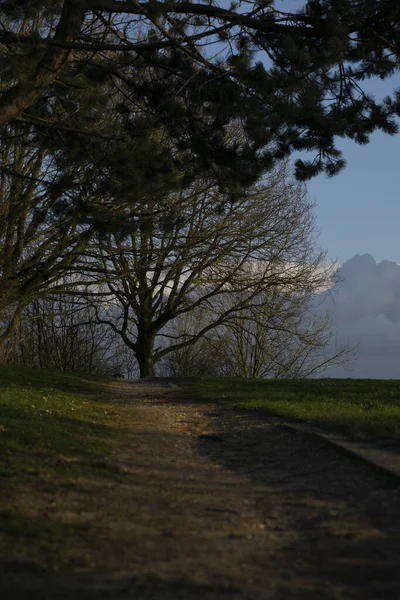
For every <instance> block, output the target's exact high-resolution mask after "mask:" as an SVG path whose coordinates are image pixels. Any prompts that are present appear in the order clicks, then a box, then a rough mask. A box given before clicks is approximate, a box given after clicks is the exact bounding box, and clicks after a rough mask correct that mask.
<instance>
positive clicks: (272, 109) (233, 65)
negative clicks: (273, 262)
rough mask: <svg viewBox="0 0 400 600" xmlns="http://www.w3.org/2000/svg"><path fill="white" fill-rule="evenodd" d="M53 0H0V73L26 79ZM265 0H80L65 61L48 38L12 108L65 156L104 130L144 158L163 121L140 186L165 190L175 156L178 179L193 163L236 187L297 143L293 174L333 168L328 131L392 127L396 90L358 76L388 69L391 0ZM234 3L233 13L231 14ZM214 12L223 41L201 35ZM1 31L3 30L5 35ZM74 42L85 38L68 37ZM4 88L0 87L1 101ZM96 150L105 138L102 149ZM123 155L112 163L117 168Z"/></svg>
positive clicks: (395, 62) (78, 153)
mask: <svg viewBox="0 0 400 600" xmlns="http://www.w3.org/2000/svg"><path fill="white" fill-rule="evenodd" d="M67 4H70V5H71V6H72V7H73V6H74V3H73V1H72V0H68V1H67V0H65V1H64V2H49V1H48V0H31V1H29V2H20V1H19V0H8V1H4V2H2V9H3V12H4V15H5V16H6V24H5V30H4V31H3V33H2V35H0V37H2V40H1V41H3V42H4V41H5V40H6V45H5V46H4V48H5V50H4V51H3V52H2V53H0V74H1V79H2V81H3V82H8V84H9V86H13V85H15V84H17V85H22V84H24V83H25V82H26V84H27V85H28V84H29V82H31V85H33V86H34V81H35V78H37V77H38V76H39V75H40V73H39V75H38V71H37V69H38V67H39V66H40V60H41V57H42V56H43V55H44V53H45V52H46V53H48V52H53V50H52V48H53V47H50V49H49V46H48V45H47V42H46V40H45V38H46V37H47V35H48V36H49V37H50V39H51V38H53V39H55V38H56V37H58V39H59V38H60V36H61V42H63V41H64V40H63V39H62V32H63V31H66V27H65V23H63V27H61V30H60V31H61V33H60V32H57V30H56V26H57V19H58V15H59V14H61V9H62V6H63V5H65V6H67ZM275 4H276V3H274V2H267V3H263V4H257V3H255V5H254V7H251V6H249V7H248V10H249V12H248V13H247V14H246V13H243V12H242V9H239V8H237V7H236V5H232V6H231V7H230V9H229V11H228V10H226V9H223V8H221V9H217V7H215V6H214V5H212V4H209V3H197V2H194V3H193V4H191V5H189V4H185V5H182V8H180V6H179V5H175V4H174V5H172V4H169V3H161V2H156V1H154V2H151V3H149V4H143V5H142V7H141V8H140V7H137V8H135V7H134V6H133V5H132V4H131V3H125V2H121V3H120V5H121V7H120V10H119V12H118V13H116V14H114V13H113V12H112V9H110V8H109V7H108V5H107V4H105V5H103V2H102V0H98V1H96V0H91V2H90V3H89V6H90V8H91V10H88V11H87V15H86V19H85V21H84V22H82V25H81V29H80V33H78V34H77V35H75V37H74V39H72V40H70V39H69V38H68V40H67V42H68V43H70V44H71V45H72V47H73V46H74V44H77V48H78V49H77V50H75V51H74V54H73V60H69V58H71V55H70V54H69V49H68V48H66V49H65V50H62V49H61V50H60V49H58V50H57V52H64V55H63V56H62V59H61V61H60V63H59V66H57V70H58V71H57V74H56V75H55V77H54V81H53V83H52V84H51V85H50V86H49V85H48V84H46V88H45V89H43V93H41V94H40V95H39V96H38V99H33V100H32V104H31V106H30V109H29V111H28V113H25V114H24V115H23V117H22V118H32V119H34V121H35V124H36V125H37V127H38V133H39V135H40V136H41V137H44V138H45V139H46V142H49V143H50V144H53V146H54V149H55V150H56V149H57V150H59V149H61V150H62V153H63V155H64V159H65V160H67V159H68V161H69V164H70V165H71V164H74V163H76V162H77V163H78V164H80V165H82V164H84V163H85V161H86V160H88V162H90V160H89V157H88V150H87V144H90V146H91V147H92V148H93V145H97V144H98V143H102V142H100V139H103V137H101V136H104V135H106V136H107V135H108V136H110V137H112V138H114V142H111V144H112V145H114V148H113V150H112V151H113V152H116V148H117V147H118V148H119V150H118V152H119V151H120V149H121V147H125V148H126V149H127V151H128V152H133V151H134V152H136V153H138V155H139V156H140V157H144V156H146V157H147V156H148V151H149V146H148V140H147V138H148V136H149V135H153V134H154V131H155V129H157V128H160V127H161V128H164V135H167V136H168V137H169V139H170V140H172V144H173V145H174V148H176V150H177V151H178V153H176V152H175V151H174V152H172V151H171V149H169V157H168V159H166V158H165V157H163V156H161V157H159V156H157V153H156V154H154V153H153V150H152V151H151V154H152V155H154V160H153V161H152V162H153V165H149V167H148V169H147V170H146V172H144V171H143V172H142V174H141V176H140V185H141V186H142V185H143V182H144V181H145V180H146V179H147V178H151V179H153V178H155V179H156V180H161V179H162V178H165V182H164V183H165V188H166V189H167V188H168V185H169V183H168V180H169V178H170V177H171V178H172V180H173V182H174V183H173V186H174V185H177V179H176V170H177V165H178V164H179V170H180V172H181V177H182V178H183V181H184V183H185V184H187V182H190V180H191V179H192V178H193V177H195V176H198V175H199V173H201V172H203V173H204V172H205V171H207V172H208V173H210V172H212V173H213V174H214V176H215V178H216V179H217V181H218V183H219V185H220V187H221V190H222V191H224V192H225V190H226V189H227V188H229V187H233V188H237V186H238V185H239V186H243V187H246V186H247V185H249V184H251V183H253V182H254V180H255V179H256V178H257V177H258V176H259V175H260V173H262V172H263V171H265V170H266V169H268V168H270V167H271V166H272V163H273V161H274V160H276V159H280V158H282V157H284V156H287V155H289V154H291V153H292V152H293V151H295V152H298V151H302V150H304V151H307V152H313V153H314V154H315V158H314V160H313V161H312V162H307V161H298V163H297V174H298V177H299V178H300V179H307V178H309V177H311V176H313V175H315V174H316V173H319V172H321V171H325V172H326V173H327V174H328V175H333V174H335V173H336V172H338V171H339V170H340V169H341V168H342V167H343V166H344V164H345V162H344V160H343V158H342V157H341V155H340V152H338V151H337V149H336V148H335V139H336V138H337V137H348V138H351V139H353V140H354V141H355V142H357V143H360V144H365V143H367V142H368V140H369V137H370V135H371V133H372V132H373V131H374V130H376V129H381V130H382V131H384V132H386V133H388V134H394V133H396V132H397V123H396V120H395V118H396V116H398V114H399V112H400V109H399V101H398V99H396V95H394V97H393V98H392V99H391V100H388V101H384V102H382V103H380V104H378V103H377V102H376V101H375V100H374V99H372V98H371V97H369V96H368V95H367V94H366V93H365V92H364V91H363V90H362V85H363V80H364V79H365V78H368V77H375V76H376V77H380V78H385V77H389V76H390V75H392V74H393V73H394V72H395V71H396V70H397V69H398V67H399V56H400V54H399V53H400V51H399V48H400V28H399V22H400V4H399V3H398V1H397V0H380V1H376V0H357V1H355V0H351V1H343V0H312V1H309V2H307V3H306V4H305V6H304V7H303V8H301V3H300V2H299V10H298V12H297V13H295V14H288V15H287V16H286V17H285V14H284V13H283V11H284V10H285V7H284V6H282V7H281V6H280V5H279V6H278V5H276V6H275ZM256 7H257V10H256V11H255V13H254V14H253V13H252V12H251V10H252V8H256ZM276 10H279V11H280V12H279V13H278V12H275V11H276ZM99 11H101V14H102V19H103V20H100V19H99V17H98V14H99ZM235 11H238V12H237V13H236V15H237V17H232V14H233V15H234V14H235ZM239 11H240V12H239ZM63 14H64V13H63ZM71 14H72V13H71ZM217 14H218V19H216V15H217ZM164 17H166V21H165V25H164V26H163V27H160V25H159V22H161V21H163V19H164ZM68 18H72V17H68ZM67 20H68V19H67ZM163 22H164V21H163ZM90 23H93V27H92V28H91V26H90ZM107 23H110V24H111V25H112V27H111V28H109V27H108V25H107ZM221 24H222V25H225V28H224V29H223V30H221V31H218V36H219V38H220V39H221V40H223V43H224V46H219V47H217V46H215V47H214V46H213V45H211V47H210V43H211V44H212V43H213V41H214V40H215V37H214V38H213V37H212V36H213V31H214V30H213V27H217V29H221ZM12 34H14V35H15V34H18V36H17V38H15V39H14V40H12V39H11V38H10V36H12ZM7 36H9V37H8V38H7ZM7 39H8V41H7ZM228 41H229V45H228V44H226V42H228ZM61 42H60V43H61ZM138 43H139V44H142V46H143V48H138V49H136V51H135V50H134V49H133V46H132V45H134V44H138ZM205 43H207V44H208V46H206V50H203V44H205ZM80 44H84V45H87V46H88V47H94V48H96V50H95V51H93V52H92V51H91V52H89V51H88V50H85V49H80V47H79V45H80ZM107 45H108V46H112V47H113V48H114V49H113V50H109V49H108V46H107ZM129 45H131V46H132V47H129ZM54 48H56V46H54ZM8 50H11V51H8ZM54 51H55V50H54ZM213 55H215V58H210V57H211V56H213ZM21 56H23V57H24V60H23V61H21V60H20V58H21ZM46 56H47V55H46ZM7 93H8V92H7V89H5V91H4V92H3V94H4V96H3V101H7V97H6V95H7ZM10 102H11V103H12V102H13V99H12V98H11V97H10ZM18 118H21V115H19V116H18ZM143 118H144V119H145V121H147V123H145V125H144V126H143V122H142V121H143ZM116 121H117V125H116ZM238 123H240V126H241V127H242V128H243V130H244V131H245V134H246V141H245V143H243V140H242V141H241V142H240V143H236V144H232V143H231V140H228V139H227V135H226V133H227V128H229V127H232V126H233V125H234V124H238ZM61 125H62V127H60V126H61ZM143 127H144V128H145V129H146V128H147V133H146V134H144V133H143ZM67 129H70V135H69V136H68V133H67V131H66V130H67ZM50 130H52V131H50ZM80 131H81V132H82V134H79V132H80ZM96 136H100V137H98V138H96ZM133 137H135V138H136V139H135V143H134V146H135V147H134V148H133V145H132V138H133ZM228 137H229V136H228ZM127 138H128V141H126V140H127ZM146 140H147V141H146ZM142 144H143V145H142ZM68 146H71V147H70V148H68ZM66 149H67V151H66ZM266 149H267V150H266ZM109 151H111V147H110V146H109V147H108V148H106V149H105V153H104V154H105V156H107V155H108V152H109ZM96 153H97V150H96ZM123 154H124V153H123ZM85 155H86V157H85ZM161 155H163V152H162V151H161ZM94 158H95V159H96V160H97V156H96V157H94ZM103 158H104V160H105V157H103ZM104 160H100V163H101V164H102V167H101V168H103V167H104ZM124 160H125V159H124ZM124 160H121V165H120V167H119V168H120V169H122V170H123V171H124V173H125V176H124V178H125V179H126V178H127V171H129V169H128V167H127V164H126V162H125V163H124ZM92 162H93V161H92ZM141 162H142V163H143V162H144V159H143V160H142V159H140V158H139V159H137V161H136V160H134V163H135V164H134V169H135V170H139V171H140V170H141V169H142V166H143V165H141V164H140V163H141ZM167 162H169V165H167V164H166V163H167ZM113 168H116V169H117V172H116V175H117V177H116V178H117V179H119V177H118V167H116V166H115V164H114V163H113V161H111V162H110V165H109V169H111V170H112V169H113ZM172 173H174V175H173V176H172V175H171V174H172ZM178 179H179V177H178ZM131 183H132V182H130V184H129V185H131ZM137 184H138V182H137V181H136V185H137ZM134 188H135V184H134V185H133V189H134ZM115 191H117V190H115ZM230 193H231V191H230V192H229V194H230Z"/></svg>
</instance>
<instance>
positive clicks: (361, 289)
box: [318, 254, 400, 379]
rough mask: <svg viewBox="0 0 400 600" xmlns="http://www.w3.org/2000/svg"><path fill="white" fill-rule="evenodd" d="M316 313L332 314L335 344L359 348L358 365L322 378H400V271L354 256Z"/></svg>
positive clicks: (390, 264)
mask: <svg viewBox="0 0 400 600" xmlns="http://www.w3.org/2000/svg"><path fill="white" fill-rule="evenodd" d="M340 275H341V277H342V280H341V281H339V282H338V283H337V284H336V285H335V286H334V287H333V288H332V290H331V293H329V294H328V295H327V297H326V298H325V300H324V302H322V303H321V304H320V305H319V308H318V310H319V311H320V312H322V313H324V312H325V311H326V310H328V311H329V313H330V315H331V319H332V325H333V331H334V335H335V338H336V340H338V341H339V342H341V343H348V344H349V345H350V346H354V347H355V346H357V348H356V352H355V354H354V360H352V361H350V363H349V364H347V365H346V366H345V367H344V366H337V367H335V366H333V367H330V368H328V369H327V371H325V372H324V373H323V374H322V376H324V377H356V378H358V377H361V378H364V377H366V378H376V379H386V378H388V379H400V266H399V265H398V264H397V263H395V262H394V261H388V260H384V261H380V262H376V261H375V260H374V258H373V257H372V256H371V254H363V255H359V254H356V255H355V256H353V257H352V258H351V259H349V260H348V261H346V262H345V263H344V264H343V265H342V266H341V268H340Z"/></svg>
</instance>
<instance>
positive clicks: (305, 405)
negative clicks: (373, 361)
mask: <svg viewBox="0 0 400 600" xmlns="http://www.w3.org/2000/svg"><path fill="white" fill-rule="evenodd" d="M184 385H185V386H186V387H189V388H190V389H191V390H192V391H193V392H194V393H196V394H197V395H200V396H201V397H203V398H204V399H210V400H214V401H218V402H222V403H223V404H225V405H226V406H227V407H230V408H233V409H247V410H256V411H263V412H264V413H267V414H270V415H273V416H275V417H283V418H289V419H297V420H300V421H306V422H308V423H311V424H313V425H317V426H319V427H323V428H326V429H329V430H331V431H338V432H343V433H345V434H347V435H350V436H352V437H354V438H356V439H362V440H372V441H379V442H388V443H394V444H397V443H398V444H399V445H400V381H397V380H396V381H395V380H372V379H371V380H369V379H309V380H274V381H271V380H254V381H251V380H241V379H231V378H220V379H216V378H209V379H207V378H206V379H195V378H193V379H188V380H185V382H184Z"/></svg>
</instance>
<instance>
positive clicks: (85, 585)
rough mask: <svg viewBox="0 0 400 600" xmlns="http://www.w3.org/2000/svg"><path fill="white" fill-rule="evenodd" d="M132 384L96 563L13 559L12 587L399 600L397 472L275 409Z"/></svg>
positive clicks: (257, 599) (128, 594)
mask: <svg viewBox="0 0 400 600" xmlns="http://www.w3.org/2000/svg"><path fill="white" fill-rule="evenodd" d="M132 390H133V393H132V394H131V396H127V397H125V398H124V399H123V403H124V410H126V411H127V414H130V412H129V411H131V414H132V421H131V423H130V430H131V433H130V437H129V439H128V440H127V443H126V444H125V446H124V448H123V451H121V454H120V455H119V456H118V457H117V458H113V459H112V461H113V462H112V466H113V468H115V469H118V472H119V478H118V480H117V481H116V482H115V485H114V486H112V487H110V486H105V484H104V487H101V485H100V484H98V482H97V483H96V482H94V483H93V486H94V487H93V490H92V492H93V493H92V495H91V497H90V499H89V498H88V500H87V501H90V502H93V506H94V507H96V506H100V505H101V506H102V507H103V510H108V529H107V535H106V534H105V533H104V532H103V533H102V534H101V535H99V537H97V538H96V540H95V543H93V548H92V551H93V557H94V562H95V564H96V565H97V566H96V569H95V572H92V573H79V574H77V573H70V574H63V575H60V574H58V575H55V574H53V575H52V574H49V573H28V572H27V570H26V569H25V568H22V567H17V566H15V568H14V569H10V566H8V567H7V572H6V573H5V572H3V578H2V580H1V581H2V583H1V584H0V592H1V591H2V590H3V592H2V594H3V595H2V596H1V597H2V598H6V599H7V600H8V598H10V600H11V599H13V600H14V599H23V598H29V600H36V599H39V598H40V600H43V599H50V598H51V599H52V600H53V599H61V598H63V599H67V598H68V599H72V598H74V600H77V599H81V598H82V599H83V598H85V599H88V600H92V599H95V598H96V599H97V598H109V599H114V600H117V599H123V598H135V599H138V600H142V599H143V600H144V599H149V600H150V599H151V600H161V599H166V600H169V599H171V600H172V599H174V600H180V599H190V600H191V599H193V600H197V599H198V600H200V599H201V600H217V599H222V600H224V599H225V598H227V599H228V598H229V599H232V600H267V599H268V600H269V599H271V600H278V599H279V600H281V599H282V600H292V599H293V600H302V599H315V600H317V599H318V600H325V599H327V600H334V599H335V600H339V599H340V600H347V599H349V600H352V599H359V600H369V599H378V598H379V599H380V600H398V599H399V598H400V510H399V509H400V495H399V480H398V479H396V478H395V477H389V476H388V475H385V474H384V473H380V472H379V471H377V470H376V469H374V468H372V467H369V466H368V465H367V464H366V463H365V462H363V461H361V460H357V459H355V458H352V457H350V456H348V455H345V454H343V453H342V452H340V451H339V450H338V449H335V448H334V447H333V446H331V445H330V444H329V443H327V442H324V441H323V440H319V439H317V438H315V436H310V435H308V434H307V433H304V432H300V433H294V432H293V431H290V430H288V429H285V428H283V427H281V426H279V425H278V424H276V423H269V422H268V420H267V419H265V418H264V419H263V418H252V417H251V416H249V415H247V414H246V413H235V412H231V411H225V410H220V409H219V408H218V407H217V406H215V405H211V404H205V403H196V402H190V401H188V400H187V399H185V398H180V397H178V394H177V392H176V391H171V390H170V389H168V388H162V386H160V384H158V385H156V386H152V385H151V384H147V387H144V386H142V387H140V386H139V385H132ZM119 401H121V402H122V400H118V398H116V400H115V403H116V404H117V403H118V402H119ZM110 460H111V459H110ZM110 464H111V463H110ZM104 507H105V508H104ZM116 511H119V513H118V515H119V518H118V519H117V518H116V516H115V515H116Z"/></svg>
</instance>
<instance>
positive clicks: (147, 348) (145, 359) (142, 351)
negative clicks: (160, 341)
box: [135, 326, 155, 379]
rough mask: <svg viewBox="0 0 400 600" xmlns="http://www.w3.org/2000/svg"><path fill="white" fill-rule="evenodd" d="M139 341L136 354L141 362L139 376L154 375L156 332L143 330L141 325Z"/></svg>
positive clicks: (142, 377) (136, 345) (139, 362)
mask: <svg viewBox="0 0 400 600" xmlns="http://www.w3.org/2000/svg"><path fill="white" fill-rule="evenodd" d="M138 329H139V331H138V337H137V342H136V344H135V356H136V360H137V361H138V364H139V377H140V379H144V378H145V377H154V373H155V371H154V359H153V351H154V334H153V333H149V332H148V330H147V331H146V330H144V331H141V330H140V329H141V328H140V326H139V328H138Z"/></svg>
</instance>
